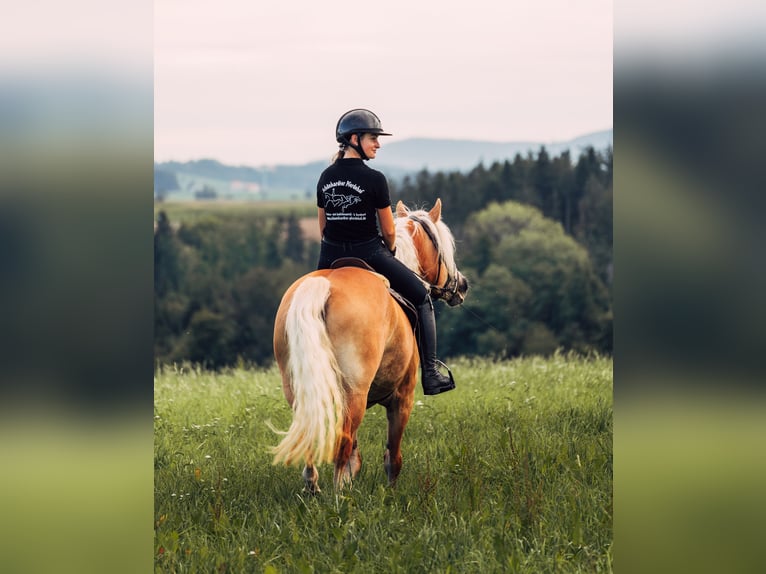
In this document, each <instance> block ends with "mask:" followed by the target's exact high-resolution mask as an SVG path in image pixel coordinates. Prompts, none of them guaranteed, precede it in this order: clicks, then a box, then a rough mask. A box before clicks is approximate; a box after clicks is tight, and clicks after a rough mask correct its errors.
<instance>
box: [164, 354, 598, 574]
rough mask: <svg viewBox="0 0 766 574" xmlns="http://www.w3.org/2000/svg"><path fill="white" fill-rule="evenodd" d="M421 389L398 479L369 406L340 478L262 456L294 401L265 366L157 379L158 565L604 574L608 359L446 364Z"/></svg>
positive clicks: (381, 422) (378, 414)
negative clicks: (450, 378)
mask: <svg viewBox="0 0 766 574" xmlns="http://www.w3.org/2000/svg"><path fill="white" fill-rule="evenodd" d="M451 367H452V370H453V373H454V375H455V378H456V380H457V382H458V388H457V389H456V390H455V391H452V392H450V393H447V394H445V395H440V396H436V397H424V396H423V395H422V391H421V389H419V388H418V390H417V394H416V405H415V408H414V410H413V413H412V416H411V418H410V422H409V425H408V427H407V429H406V431H405V435H404V441H403V446H402V451H403V457H404V466H403V468H402V473H401V475H400V478H399V481H398V484H397V485H396V487H395V488H390V487H389V486H388V485H387V482H386V478H385V472H384V470H383V464H382V463H383V451H384V448H385V441H386V433H385V429H386V416H385V410H384V409H383V408H382V407H379V406H378V407H373V408H371V409H370V410H368V411H367V414H366V416H365V419H364V421H363V423H362V426H361V428H360V431H359V437H358V438H359V447H360V450H361V453H362V457H363V460H364V463H363V467H362V470H361V472H360V474H359V476H358V477H357V479H356V480H355V482H354V484H353V486H352V487H351V488H349V489H346V490H344V491H342V492H336V491H335V490H334V489H333V486H332V467H331V466H330V465H323V466H321V467H319V474H320V476H319V481H320V487H321V488H322V492H321V493H320V494H319V495H317V496H315V497H311V496H308V495H306V494H305V493H303V492H302V488H303V481H302V479H301V476H300V471H301V468H299V467H283V466H272V464H271V455H270V454H269V448H270V447H272V446H274V445H276V444H277V442H278V438H279V437H278V436H277V435H275V434H274V432H273V431H272V430H270V429H269V427H268V426H267V421H270V422H271V424H273V425H274V426H275V427H277V428H280V429H287V427H288V426H289V422H290V417H291V412H290V409H289V407H288V406H287V404H286V402H285V400H284V397H283V396H282V391H281V386H280V378H279V373H278V371H277V369H276V368H275V367H273V368H270V369H256V368H247V367H239V368H236V369H231V370H228V371H223V372H218V373H215V372H210V371H204V370H199V369H193V368H185V367H180V366H176V367H164V368H162V369H160V370H158V371H157V373H156V375H155V413H154V414H155V417H154V418H155V420H154V434H155V439H154V475H155V481H154V498H155V509H154V520H155V524H154V526H155V540H154V564H155V572H177V573H180V572H343V573H347V572H360V573H362V572H364V573H369V572H380V573H384V572H385V573H391V572H407V573H409V572H445V573H446V572H472V573H473V572H476V573H478V572H481V573H484V572H529V573H533V572H534V573H544V572H611V571H612V461H613V459H612V428H613V427H612V414H613V408H612V360H611V358H604V357H588V358H584V357H579V356H575V355H564V354H557V355H554V356H552V357H549V358H534V357H530V358H521V359H514V360H508V361H497V362H495V361H489V360H485V359H481V360H477V359H460V360H455V361H453V362H452V363H451Z"/></svg>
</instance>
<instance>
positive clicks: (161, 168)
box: [154, 129, 612, 200]
mask: <svg viewBox="0 0 766 574" xmlns="http://www.w3.org/2000/svg"><path fill="white" fill-rule="evenodd" d="M611 145H612V130H611V129H609V130H604V131H600V132H594V133H591V134H586V135H583V136H580V137H578V138H575V139H572V140H569V141H564V142H550V143H545V142H488V141H471V140H445V139H431V138H411V139H406V140H402V141H393V142H391V143H386V145H385V147H383V148H381V151H380V153H379V156H378V159H377V160H376V165H375V167H376V168H377V169H380V170H381V171H383V172H384V173H385V174H386V176H387V177H389V178H390V179H392V180H399V179H401V178H403V177H404V176H406V175H408V174H411V173H414V172H417V171H420V170H422V169H428V170H429V171H431V172H434V171H468V170H470V169H472V168H474V167H475V166H477V165H478V164H479V163H482V162H483V163H484V164H485V165H490V164H492V163H493V162H495V161H505V160H506V159H508V160H512V159H513V158H514V157H515V156H516V154H521V155H522V156H526V155H527V154H529V153H532V154H537V153H538V152H539V151H540V148H541V147H542V146H545V149H546V150H547V151H548V153H549V154H550V155H551V156H558V155H560V154H561V153H562V152H564V151H566V150H569V152H570V153H571V155H572V159H573V160H576V158H577V157H578V156H579V155H580V153H581V152H582V151H583V150H585V149H586V148H587V147H591V146H592V147H594V148H595V149H597V150H603V149H606V148H607V147H609V146H611ZM326 166H327V160H319V161H314V162H310V163H306V164H302V165H276V166H270V167H253V166H243V165H240V166H230V165H225V164H223V163H220V162H219V161H216V160H214V159H201V160H196V161H189V162H183V163H182V162H175V161H170V162H163V163H156V164H155V166H154V169H155V178H154V192H155V196H157V195H164V196H165V197H170V198H172V199H195V198H215V197H217V198H222V199H240V200H242V199H249V200H296V199H307V198H311V197H312V196H313V193H314V186H315V185H316V180H317V177H318V176H319V174H320V172H321V171H322V170H323V169H324V168H325V167H326Z"/></svg>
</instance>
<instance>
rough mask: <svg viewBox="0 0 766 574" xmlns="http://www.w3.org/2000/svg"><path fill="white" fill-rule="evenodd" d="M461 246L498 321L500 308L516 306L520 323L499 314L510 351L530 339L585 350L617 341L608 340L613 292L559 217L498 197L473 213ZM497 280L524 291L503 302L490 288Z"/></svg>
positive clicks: (537, 345) (528, 343)
mask: <svg viewBox="0 0 766 574" xmlns="http://www.w3.org/2000/svg"><path fill="white" fill-rule="evenodd" d="M461 247H462V251H461V252H462V253H465V254H466V255H465V256H464V261H465V264H466V265H468V266H471V267H473V268H474V269H476V271H477V273H478V277H477V278H476V280H475V281H473V283H474V284H476V285H478V286H481V287H478V286H477V288H476V292H477V293H482V294H483V296H484V297H486V298H487V300H488V301H489V303H486V302H481V301H480V302H479V305H484V306H486V307H487V308H486V309H484V311H485V312H488V313H489V315H487V316H491V317H493V318H495V319H494V320H493V323H494V322H496V321H498V319H497V318H498V315H499V313H498V309H503V310H504V312H508V311H509V310H511V309H513V310H514V312H515V313H516V315H515V320H516V322H517V324H515V325H511V324H509V323H507V322H505V323H504V322H501V324H500V329H499V330H500V331H501V332H503V333H505V336H506V341H507V345H508V352H509V353H513V352H515V351H519V350H521V349H523V348H524V347H525V346H526V348H527V349H530V348H541V347H544V348H548V349H550V350H553V348H555V346H554V343H556V345H560V346H562V347H564V348H567V349H575V350H580V351H587V350H591V349H597V350H602V351H606V350H609V349H611V345H610V343H609V342H608V341H605V333H607V332H611V309H610V305H609V299H608V293H607V291H606V289H605V287H604V285H603V283H602V282H601V281H600V280H599V278H598V277H597V275H596V273H595V272H594V270H593V265H592V262H591V260H590V257H589V255H588V252H587V251H586V250H585V249H584V248H583V247H582V246H581V245H579V244H578V243H577V242H576V241H575V240H574V239H573V238H572V237H570V236H568V235H566V234H565V233H564V230H563V228H562V226H561V224H559V223H557V222H555V221H552V220H550V219H547V218H545V217H543V215H542V213H541V212H540V211H539V210H537V209H535V208H533V207H530V206H525V205H522V204H519V203H516V202H512V201H509V202H506V203H503V204H497V203H495V204H491V205H490V206H489V207H487V208H486V209H484V210H482V211H480V212H477V213H475V214H473V215H472V216H471V217H470V218H469V220H468V222H467V224H466V228H465V233H464V242H463V245H462V246H461ZM500 269H504V270H505V271H507V274H506V275H503V274H502V273H501V272H500V271H499V270H500ZM493 285H497V286H499V289H500V292H503V291H504V290H506V289H514V290H516V291H517V292H519V293H524V294H525V295H524V296H523V297H521V298H520V299H519V300H518V301H515V302H514V301H510V300H508V301H507V302H505V303H503V302H502V301H498V300H497V295H495V296H494V299H493V296H489V295H487V294H488V293H490V291H488V290H490V289H491V286H493ZM527 293H528V294H529V296H528V297H527V296H526V294H527ZM470 296H471V295H470V294H469V297H470ZM506 298H507V295H506ZM519 325H521V326H522V327H523V329H524V333H523V334H520V333H519V332H518V327H519ZM542 326H544V327H545V329H543V328H542ZM512 327H513V328H514V329H515V330H513V329H512ZM525 339H526V343H525V342H524V341H525ZM479 352H480V353H482V352H483V351H482V350H481V349H479Z"/></svg>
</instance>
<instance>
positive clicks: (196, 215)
mask: <svg viewBox="0 0 766 574" xmlns="http://www.w3.org/2000/svg"><path fill="white" fill-rule="evenodd" d="M160 211H164V212H165V213H166V214H167V216H168V218H169V219H170V221H173V222H180V223H194V222H197V221H199V220H200V219H211V218H215V219H221V220H224V219H227V218H232V217H234V218H242V217H250V216H258V217H261V216H268V217H279V216H288V215H291V214H293V215H295V216H297V217H313V218H316V213H317V209H316V202H314V201H233V200H218V201H175V200H173V201H164V202H161V203H157V202H155V203H154V219H155V220H156V219H157V214H158V213H159V212H160Z"/></svg>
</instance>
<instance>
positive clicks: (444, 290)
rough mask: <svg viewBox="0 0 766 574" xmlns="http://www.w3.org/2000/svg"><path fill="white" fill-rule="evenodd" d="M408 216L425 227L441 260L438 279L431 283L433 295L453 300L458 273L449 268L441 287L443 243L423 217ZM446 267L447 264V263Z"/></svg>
mask: <svg viewBox="0 0 766 574" xmlns="http://www.w3.org/2000/svg"><path fill="white" fill-rule="evenodd" d="M408 217H409V218H410V219H411V220H413V221H416V222H417V223H419V224H420V227H421V228H422V229H423V231H424V232H425V234H426V235H427V236H428V239H430V240H431V243H432V244H433V246H434V249H436V253H437V255H438V257H439V262H438V265H437V268H436V281H435V282H434V283H430V284H429V286H430V288H431V295H432V296H433V297H434V298H435V299H444V300H445V301H449V300H451V299H452V298H453V297H454V296H455V294H456V293H457V290H458V280H457V273H454V272H453V273H450V270H449V269H447V282H446V283H445V284H444V287H439V286H438V283H439V277H441V273H442V263H444V254H443V253H442V250H441V245H440V244H439V240H438V239H437V237H436V236H435V235H434V233H433V231H432V230H431V226H430V225H428V224H427V223H426V222H425V221H424V220H423V219H422V218H421V217H419V216H417V215H412V214H410V215H408ZM445 267H446V265H445Z"/></svg>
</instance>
